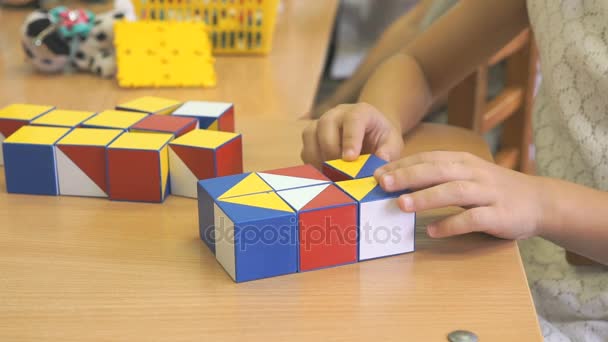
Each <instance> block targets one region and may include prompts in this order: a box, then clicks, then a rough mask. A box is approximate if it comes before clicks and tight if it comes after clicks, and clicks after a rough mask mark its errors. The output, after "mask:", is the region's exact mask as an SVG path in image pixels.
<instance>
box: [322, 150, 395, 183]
mask: <svg viewBox="0 0 608 342" xmlns="http://www.w3.org/2000/svg"><path fill="white" fill-rule="evenodd" d="M384 164H386V161H384V160H382V159H380V158H378V157H376V156H375V155H373V154H364V155H361V156H359V158H357V159H356V160H354V161H351V162H347V161H344V160H342V159H336V160H330V161H326V162H325V163H323V168H322V170H323V173H324V174H325V175H326V176H327V177H329V179H331V180H333V181H334V182H339V181H345V180H349V179H357V178H365V177H370V176H372V175H373V174H374V171H376V169H377V168H379V167H380V166H382V165H384Z"/></svg>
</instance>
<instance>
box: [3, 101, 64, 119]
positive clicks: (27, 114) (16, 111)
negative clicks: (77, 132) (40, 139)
mask: <svg viewBox="0 0 608 342" xmlns="http://www.w3.org/2000/svg"><path fill="white" fill-rule="evenodd" d="M54 108H55V107H53V106H39V105H30V104H20V103H16V104H12V105H9V106H6V107H4V108H2V109H0V119H10V120H23V121H30V120H33V119H35V118H37V117H39V116H40V115H42V114H45V113H48V112H50V111H51V110H53V109H54Z"/></svg>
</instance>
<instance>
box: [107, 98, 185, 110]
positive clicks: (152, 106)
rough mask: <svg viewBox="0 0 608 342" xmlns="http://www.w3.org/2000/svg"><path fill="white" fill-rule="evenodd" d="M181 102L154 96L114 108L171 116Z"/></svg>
mask: <svg viewBox="0 0 608 342" xmlns="http://www.w3.org/2000/svg"><path fill="white" fill-rule="evenodd" d="M180 105H181V102H179V101H175V100H171V99H165V98H162V97H156V96H144V97H140V98H137V99H135V100H131V101H129V102H126V103H123V104H120V105H118V106H116V109H119V110H128V111H133V112H142V113H147V114H157V115H167V114H171V112H172V111H173V110H175V109H176V108H177V107H178V106H180Z"/></svg>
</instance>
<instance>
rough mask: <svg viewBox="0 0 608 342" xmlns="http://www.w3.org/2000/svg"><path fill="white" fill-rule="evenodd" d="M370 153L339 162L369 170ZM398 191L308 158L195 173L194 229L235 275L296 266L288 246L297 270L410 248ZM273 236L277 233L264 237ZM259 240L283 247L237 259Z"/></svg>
mask: <svg viewBox="0 0 608 342" xmlns="http://www.w3.org/2000/svg"><path fill="white" fill-rule="evenodd" d="M370 159H371V157H370V156H362V158H360V159H359V160H358V161H356V162H354V163H355V164H354V166H355V167H350V168H349V167H343V168H342V169H343V170H344V169H345V170H347V172H349V173H350V174H353V175H354V177H356V176H358V175H360V174H372V173H373V172H374V170H375V169H374V167H373V165H377V166H380V165H382V164H383V162H379V161H378V160H374V159H372V160H371V161H370ZM332 164H333V165H336V164H338V165H339V163H332ZM355 171H356V172H355ZM402 193H404V192H399V193H386V192H384V191H383V190H382V189H381V188H380V186H379V185H378V184H377V183H376V181H375V179H374V178H373V177H366V178H356V179H351V180H348V181H342V182H338V183H333V182H332V181H330V180H329V179H328V178H327V177H325V176H324V175H323V174H322V173H320V172H319V171H317V170H316V169H314V168H313V167H312V166H310V165H302V166H296V167H289V168H283V169H277V170H269V171H262V172H252V173H244V174H239V175H231V176H226V177H219V178H212V179H207V180H201V181H199V183H198V205H199V206H198V212H199V234H200V237H201V239H202V240H203V241H204V243H205V244H206V245H207V246H208V247H209V248H210V249H211V251H212V252H213V253H214V254H215V257H216V259H217V260H218V262H219V263H220V264H221V265H222V266H223V267H224V269H225V270H226V271H227V273H228V274H229V275H230V276H231V277H232V279H234V280H235V281H236V282H241V281H247V280H253V279H261V278H266V277H270V276H275V275H281V274H288V273H293V272H295V271H294V269H293V267H292V265H291V264H289V267H287V264H286V262H287V261H289V262H291V261H293V259H292V258H293V255H294V254H293V250H292V249H291V248H293V246H295V250H296V254H295V255H296V258H297V259H296V270H297V272H304V271H310V270H315V269H320V268H326V267H333V266H339V265H343V264H349V263H354V262H358V261H364V260H368V259H374V258H379V257H385V256H390V255H396V254H401V253H407V252H411V251H413V250H414V227H415V214H412V213H404V212H402V211H401V210H400V209H399V207H398V206H397V200H396V199H397V197H399V196H400V195H401V194H402ZM275 196H277V197H275ZM277 198H278V199H280V200H281V201H279V200H278V199H277ZM287 207H288V208H289V209H290V210H288V209H287ZM252 208H255V210H254V209H252ZM281 208H282V209H281ZM262 209H264V210H266V211H264V210H262ZM269 209H272V210H269ZM268 210H269V211H268ZM278 212H282V213H281V214H279V213H278ZM290 215H293V216H290ZM288 216H289V219H290V220H291V222H292V224H293V225H295V231H294V230H293V228H292V226H291V225H289V224H288V222H287V217H288ZM275 217H281V220H279V219H277V221H276V222H275V221H273V220H274V219H275ZM258 221H259V222H262V221H263V222H264V223H263V224H262V223H259V224H258V223H257V222H258ZM244 227H247V228H244ZM277 236H279V237H281V238H282V239H280V238H275V239H272V238H270V237H277ZM260 239H261V240H262V241H263V242H264V243H263V244H262V246H264V247H265V248H269V250H270V249H274V248H276V250H277V251H279V250H281V251H282V252H281V253H286V254H279V253H278V252H272V253H271V252H268V255H267V257H266V258H263V257H262V256H261V255H256V257H255V258H256V259H255V260H256V261H255V262H252V263H244V262H243V263H239V260H241V261H243V260H244V258H246V254H239V253H240V252H239V251H242V249H243V248H247V247H248V246H250V245H253V242H257V241H259V240H260ZM243 246H245V247H243ZM258 247H260V246H258ZM287 249H288V250H289V252H286V250H287ZM258 251H259V252H260V253H265V252H264V250H263V249H259V250H258ZM273 253H277V254H273ZM273 255H274V257H271V256H273ZM279 255H280V256H279ZM287 255H289V258H288V259H286V258H287ZM245 260H247V259H245ZM261 260H263V263H260V261H261ZM278 270H280V271H278Z"/></svg>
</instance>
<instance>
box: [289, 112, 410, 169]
mask: <svg viewBox="0 0 608 342" xmlns="http://www.w3.org/2000/svg"><path fill="white" fill-rule="evenodd" d="M302 141H303V146H302V153H301V157H302V160H303V161H304V162H305V163H309V164H312V165H314V166H316V167H320V166H321V164H322V163H323V162H324V161H326V160H333V159H339V158H342V159H344V160H348V161H350V160H355V159H356V158H357V157H358V156H359V155H360V154H361V153H373V154H375V155H376V156H377V157H379V158H381V159H384V160H386V161H393V160H396V159H398V158H399V156H400V154H401V149H402V148H403V137H402V135H401V130H400V128H399V124H398V123H397V122H394V123H393V122H391V121H389V119H388V118H387V117H386V116H384V115H383V114H382V113H380V111H378V110H377V109H376V108H375V107H373V106H372V105H369V104H367V103H357V104H343V105H339V106H337V107H335V108H334V109H332V110H330V111H328V112H327V113H325V114H324V115H323V116H321V118H320V119H319V120H315V121H313V122H311V123H310V125H308V127H306V129H304V132H303V133H302Z"/></svg>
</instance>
